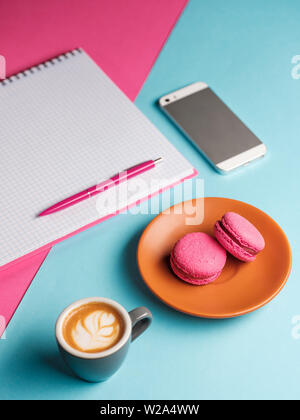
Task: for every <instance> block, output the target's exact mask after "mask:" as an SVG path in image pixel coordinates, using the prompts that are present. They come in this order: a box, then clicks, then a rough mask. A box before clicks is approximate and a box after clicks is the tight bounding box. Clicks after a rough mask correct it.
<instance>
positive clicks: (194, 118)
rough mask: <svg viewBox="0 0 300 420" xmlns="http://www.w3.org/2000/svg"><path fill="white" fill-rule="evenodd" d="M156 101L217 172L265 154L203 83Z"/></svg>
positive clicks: (256, 140) (257, 140)
mask: <svg viewBox="0 0 300 420" xmlns="http://www.w3.org/2000/svg"><path fill="white" fill-rule="evenodd" d="M159 104H160V107H161V108H162V109H163V110H164V111H165V112H166V114H167V115H168V116H169V117H170V118H171V119H172V120H173V122H175V124H176V125H177V126H178V127H179V128H180V129H181V130H182V131H183V132H184V134H185V135H186V136H187V137H188V138H189V139H190V140H191V141H192V142H193V143H194V144H195V145H196V146H197V147H198V149H200V151H201V152H202V153H203V154H204V156H205V157H206V158H207V159H208V160H209V162H210V163H211V164H212V165H213V166H214V168H215V169H216V170H217V171H219V172H221V173H228V172H230V171H232V170H233V169H236V168H238V167H240V166H242V165H246V164H248V163H249V162H251V161H253V160H254V159H258V158H260V157H262V156H264V155H265V154H266V151H267V149H266V146H265V145H264V144H263V143H262V142H261V141H260V140H259V139H258V138H257V137H256V136H255V135H254V134H253V133H252V132H251V131H250V130H249V128H248V127H246V125H245V124H243V123H242V121H241V120H240V119H239V118H238V117H237V116H236V115H235V114H234V113H233V112H232V111H231V110H230V109H229V108H228V107H227V105H225V104H224V102H222V101H221V99H220V98H219V97H218V96H217V95H216V94H215V93H214V92H213V91H212V90H211V89H210V88H209V87H208V86H207V85H206V84H205V83H203V82H197V83H194V84H192V85H189V86H187V87H185V88H183V89H179V90H177V91H175V92H172V93H170V94H169V95H165V96H163V97H162V98H160V100H159Z"/></svg>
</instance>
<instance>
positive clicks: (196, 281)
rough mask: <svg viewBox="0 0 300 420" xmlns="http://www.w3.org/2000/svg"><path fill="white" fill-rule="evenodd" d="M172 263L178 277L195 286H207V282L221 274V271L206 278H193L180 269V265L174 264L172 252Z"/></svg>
mask: <svg viewBox="0 0 300 420" xmlns="http://www.w3.org/2000/svg"><path fill="white" fill-rule="evenodd" d="M170 265H171V268H172V270H173V272H174V274H176V276H177V277H179V278H180V279H181V280H184V281H185V282H187V283H190V284H193V285H195V286H205V285H206V284H209V283H212V282H213V281H215V280H216V279H217V278H218V277H219V275H220V274H221V271H220V272H219V273H216V274H214V275H213V276H211V277H207V278H206V279H203V278H202V279H201V278H198V279H196V278H193V277H190V276H189V275H188V274H186V273H184V272H183V271H182V270H180V269H179V268H178V267H176V265H175V264H174V261H173V256H172V254H171V258H170Z"/></svg>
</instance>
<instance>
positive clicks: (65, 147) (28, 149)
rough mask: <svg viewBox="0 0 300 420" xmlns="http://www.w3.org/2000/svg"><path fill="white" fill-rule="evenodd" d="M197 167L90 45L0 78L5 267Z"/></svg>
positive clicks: (0, 236)
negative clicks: (80, 197)
mask: <svg viewBox="0 0 300 420" xmlns="http://www.w3.org/2000/svg"><path fill="white" fill-rule="evenodd" d="M157 157H164V161H163V162H162V163H160V164H159V165H157V167H156V168H155V169H153V170H150V171H148V172H146V173H144V174H142V175H140V176H138V177H136V178H134V179H131V180H129V181H128V182H127V183H124V184H120V186H118V187H116V188H112V189H111V190H108V191H106V192H105V193H104V194H99V195H98V196H95V197H93V198H91V199H89V200H85V201H83V202H81V203H80V204H77V205H75V206H73V207H70V208H68V209H66V210H64V211H61V212H58V213H55V214H52V215H50V216H46V217H40V218H39V217H37V215H38V214H39V213H40V212H41V211H42V210H44V209H46V208H48V207H49V206H51V205H53V204H55V203H57V202H58V201H60V200H62V199H64V198H67V197H68V196H70V195H72V194H75V193H77V192H79V191H82V190H84V189H86V188H88V187H91V186H93V185H95V184H97V183H98V182H100V181H102V180H105V179H108V178H110V177H112V176H113V175H115V174H116V173H118V172H120V171H122V170H125V169H126V168H129V167H131V166H133V165H136V164H138V163H141V162H144V161H146V160H149V159H156V158H157ZM192 173H193V168H192V166H191V165H190V164H189V162H187V161H186V160H185V158H184V157H183V156H182V155H181V154H180V153H179V152H178V151H177V150H176V149H175V148H174V147H173V146H172V145H171V144H170V143H169V142H168V140H166V139H165V137H164V136H163V135H162V134H161V133H160V132H159V131H158V130H157V129H156V128H155V127H154V125H153V124H152V123H150V122H149V120H148V119H147V118H146V117H145V116H144V115H143V114H142V113H141V112H140V111H139V110H138V109H137V108H136V106H135V105H134V104H133V103H132V102H131V101H130V100H129V99H128V98H127V97H126V96H125V95H124V94H123V93H122V92H121V91H120V90H119V88H118V87H117V86H115V85H114V83H113V82H112V81H111V80H110V79H109V78H108V77H107V76H106V75H105V74H104V73H103V72H102V71H101V70H100V69H99V67H98V66H97V65H96V64H95V63H94V62H93V61H92V60H91V59H90V58H89V57H88V55H87V54H85V53H84V51H82V50H79V49H78V50H74V51H72V52H70V53H67V54H65V55H63V56H60V57H58V58H56V59H54V60H51V61H50V62H47V63H45V64H42V65H40V66H38V67H35V68H33V69H30V70H27V71H26V72H24V73H22V74H20V75H18V76H15V77H12V78H11V79H9V80H6V81H4V82H2V83H0V180H1V188H0V215H1V217H0V249H1V255H0V266H3V265H5V264H7V263H9V262H11V261H13V260H15V259H16V258H19V257H22V256H24V255H26V254H28V253H30V252H32V251H35V250H37V249H39V248H40V247H42V246H44V245H47V244H49V243H51V242H53V241H56V240H58V239H59V238H62V237H64V236H66V235H69V234H71V233H72V232H74V231H76V230H78V229H80V228H82V227H84V226H86V225H88V224H90V223H92V222H94V221H96V220H98V219H100V218H102V217H104V216H106V215H108V214H111V213H113V212H115V211H116V210H117V209H121V208H124V207H125V206H126V205H130V204H131V203H135V202H136V201H137V200H139V199H141V198H144V197H145V196H147V195H148V194H152V193H153V192H156V191H157V190H158V188H163V187H166V186H170V185H171V184H173V183H175V182H177V181H179V180H180V179H182V178H184V177H186V176H189V175H191V174H192ZM125 184H126V188H125V189H124V185H125ZM125 190H126V191H125ZM117 193H118V194H117ZM116 197H117V199H116Z"/></svg>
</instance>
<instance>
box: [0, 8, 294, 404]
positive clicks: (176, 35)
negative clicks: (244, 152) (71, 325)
mask: <svg viewBox="0 0 300 420" xmlns="http://www.w3.org/2000/svg"><path fill="white" fill-rule="evenodd" d="M299 22H300V4H299V1H298V0H286V1H283V0H265V1H261V0H251V1H250V0H244V1H240V0H228V1H226V2H225V1H222V0H191V1H190V2H189V3H188V6H187V8H186V9H185V11H184V13H183V15H182V16H181V18H180V19H179V22H178V24H177V26H176V27H175V29H174V31H173V32H172V34H171V36H170V38H169V40H168V42H167V43H166V45H165V47H164V49H163V51H162V53H161V55H160V56H159V58H158V60H157V62H156V63H155V65H154V67H153V70H152V72H151V73H150V75H149V77H148V79H147V81H146V83H145V85H144V87H143V89H142V90H141V92H140V95H139V96H138V98H137V101H136V105H137V106H138V107H139V108H140V109H141V110H142V111H143V112H144V113H145V114H146V115H147V116H148V117H149V118H150V120H152V121H153V123H154V124H155V125H156V126H157V127H158V128H159V129H160V130H161V131H162V132H163V133H164V134H165V135H166V136H167V138H168V139H169V140H170V141H171V142H172V143H173V144H174V145H175V146H176V147H177V148H178V150H180V151H181V152H182V153H183V154H184V155H185V156H186V158H187V159H188V160H189V161H190V162H191V163H192V164H193V165H194V167H195V168H196V169H197V170H198V173H199V175H198V178H199V179H202V180H203V186H204V191H203V192H201V193H203V194H204V195H205V196H208V197H209V196H210V197H214V196H218V197H229V198H234V199H237V200H242V201H245V202H247V203H250V204H252V205H254V206H256V207H258V208H260V209H261V210H263V211H265V212H266V213H268V214H269V215H270V216H271V217H272V218H274V219H275V221H276V222H277V223H278V224H279V225H280V226H281V227H282V228H283V230H284V231H285V233H286V235H287V237H288V239H289V241H290V244H291V247H292V252H293V268H292V273H291V275H290V278H289V280H288V282H287V284H286V286H285V287H284V289H283V290H282V291H281V293H280V294H279V295H278V296H277V297H276V298H275V299H274V300H273V301H272V302H270V303H269V304H268V305H266V306H265V307H263V308H261V309H259V310H257V311H256V312H253V313H251V314H248V315H245V316H243V317H239V318H234V319H228V320H205V319H200V318H194V317H190V316H188V315H184V314H181V313H179V312H176V311H175V310H173V309H171V308H169V307H167V306H165V305H164V304H163V303H161V302H160V301H159V300H158V299H157V298H155V297H154V296H153V295H152V293H151V292H150V291H149V290H148V289H147V287H146V286H145V285H144V283H143V281H142V279H141V277H140V274H139V271H138V268H137V262H136V249H137V244H138V240H139V237H140V235H141V233H142V231H143V229H144V228H145V227H146V226H147V224H148V223H149V222H150V221H151V220H152V219H153V217H154V216H155V214H153V213H152V214H150V212H149V211H148V210H149V203H147V202H144V203H143V204H142V205H141V206H140V207H137V208H135V209H133V210H134V211H130V212H127V213H126V214H121V215H118V216H116V217H113V218H111V219H109V220H108V221H106V222H104V223H101V224H99V225H97V226H95V227H93V228H91V229H89V230H87V231H84V232H83V233H80V234H79V235H76V236H74V237H73V238H70V239H68V240H66V241H64V242H62V243H60V244H59V245H57V246H55V247H54V248H53V249H52V250H51V252H50V254H49V256H48V257H47V259H46V261H45V262H44V264H43V265H42V267H41V269H40V271H39V272H38V274H37V276H36V278H35V279H34V281H33V283H32V285H31V286H30V288H29V290H28V292H27V293H26V295H25V297H24V299H23V300H22V302H21V304H20V306H19V308H18V309H17V311H16V314H15V315H14V317H13V319H12V321H11V322H10V324H9V326H8V328H7V331H6V334H5V336H4V337H3V339H1V340H0V378H1V381H0V398H1V399H97V400H99V399H290V398H296V399H297V398H299V397H300V391H299V386H298V385H299V379H300V363H299V354H300V341H299V340H298V339H299V338H300V334H299V325H297V322H298V323H299V322H300V316H299V314H300V303H299V295H300V282H299V281H298V280H299V277H300V272H299V268H298V261H299V257H300V255H299V254H300V244H298V243H297V238H298V234H299V226H298V225H297V223H296V218H297V217H298V216H299V208H300V199H299V168H298V166H299V156H300V141H299V128H300V118H299V103H300V69H299V68H298V67H299V66H298V67H297V62H299V63H300V59H299V57H298V59H299V61H297V60H298V59H297V55H298V56H299V54H300V49H299V48H300V47H299V39H300V23H299ZM198 80H201V81H204V82H206V83H207V84H208V85H210V86H211V87H212V88H213V89H214V91H215V92H216V93H217V94H218V95H219V96H220V97H221V98H222V99H223V100H224V101H225V102H226V103H227V104H228V105H229V106H230V107H231V108H232V110H233V111H234V112H235V113H236V114H237V115H238V116H239V117H240V118H241V119H242V120H243V121H245V122H246V124H247V125H248V126H249V127H250V128H251V129H252V130H253V131H254V132H255V134H256V135H257V136H258V137H259V138H260V139H261V140H262V141H263V142H264V143H266V145H267V147H268V154H267V156H266V157H265V158H264V159H262V160H260V161H259V162H257V163H255V164H252V165H249V166H248V167H245V168H244V169H242V170H239V171H237V172H236V173H233V174H232V175H227V176H222V175H219V174H218V173H216V172H215V171H214V170H213V169H212V168H211V167H210V166H209V165H208V164H207V163H206V162H205V161H204V159H203V158H202V157H201V156H200V154H199V153H198V152H197V151H196V150H195V149H194V148H193V147H192V146H191V145H190V143H189V142H188V141H187V140H186V139H185V138H184V136H183V135H182V134H181V133H180V132H179V131H177V129H176V128H175V127H174V126H173V125H172V124H171V123H170V122H169V121H168V120H167V118H166V117H165V116H164V115H163V114H162V113H161V111H160V110H159V108H158V107H157V99H158V98H159V97H160V96H162V95H164V94H166V93H168V92H170V91H172V90H175V89H178V88H180V87H183V86H185V85H187V84H189V83H192V82H195V81H198ZM195 183H196V179H194V180H193V182H192V183H191V185H190V189H189V190H188V192H187V196H186V197H185V198H187V199H189V198H191V197H192V196H195V195H197V196H199V191H195V188H194V186H195ZM179 188H180V187H179V186H178V187H176V188H175V191H173V194H172V195H171V203H170V204H173V203H174V202H175V201H176V200H177V195H176V191H178V190H179ZM161 198H162V199H161V202H160V206H161V207H164V206H166V205H168V203H167V201H168V200H164V197H161ZM88 296H105V297H109V298H112V299H114V300H117V301H118V302H120V303H121V304H122V305H123V306H124V307H125V308H126V309H128V310H130V309H132V308H134V307H136V306H141V305H143V306H146V307H148V308H149V309H150V310H151V311H152V313H153V318H154V319H153V324H152V326H151V328H150V329H149V330H148V331H147V332H146V333H145V334H144V335H143V337H140V338H139V339H137V340H136V342H134V343H133V344H132V346H131V348H130V352H129V354H128V357H127V359H126V361H125V363H124V365H123V366H122V367H121V369H120V370H119V372H118V373H117V374H116V375H114V376H113V377H112V378H111V379H110V380H109V381H107V382H104V383H100V384H89V383H86V382H83V381H80V380H79V379H77V378H75V377H74V376H73V375H72V374H71V373H70V372H69V370H68V369H67V368H66V367H65V365H64V363H63V361H62V360H61V358H60V356H59V354H58V351H57V346H56V342H55V337H54V324H55V321H56V318H57V316H58V314H59V312H60V311H61V310H62V309H63V308H64V307H65V306H67V305H68V304H69V303H71V302H72V301H75V300H77V299H80V298H83V297H88Z"/></svg>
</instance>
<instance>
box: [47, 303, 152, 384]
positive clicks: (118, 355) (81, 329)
mask: <svg viewBox="0 0 300 420" xmlns="http://www.w3.org/2000/svg"><path fill="white" fill-rule="evenodd" d="M151 321H152V314H151V312H150V311H149V310H148V309H147V308H145V307H139V308H136V309H133V310H132V311H130V312H127V311H126V309H125V308H123V306H121V305H120V304H119V303H117V302H115V301H114V300H111V299H107V298H102V297H91V298H85V299H81V300H78V301H76V302H74V303H72V304H71V305H70V306H68V307H67V308H66V309H65V310H64V311H63V312H62V313H61V314H60V315H59V317H58V319H57V322H56V326H55V335H56V341H57V345H58V348H59V351H60V353H61V355H62V357H63V359H64V361H65V362H66V363H67V365H68V366H69V367H70V368H71V370H72V371H73V372H74V373H75V374H76V375H77V376H78V377H79V378H81V379H84V380H86V381H88V382H102V381H105V380H107V379H108V378H109V377H111V376H112V375H113V374H114V373H115V372H116V371H117V370H118V369H119V368H120V366H121V365H122V363H123V362H124V359H125V357H126V355H127V352H128V349H129V346H130V343H131V342H132V341H134V340H135V339H136V338H137V337H138V336H140V335H141V334H142V333H143V332H144V331H145V330H146V329H147V328H148V327H149V326H150V324H151Z"/></svg>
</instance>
